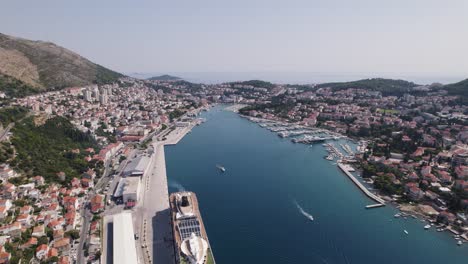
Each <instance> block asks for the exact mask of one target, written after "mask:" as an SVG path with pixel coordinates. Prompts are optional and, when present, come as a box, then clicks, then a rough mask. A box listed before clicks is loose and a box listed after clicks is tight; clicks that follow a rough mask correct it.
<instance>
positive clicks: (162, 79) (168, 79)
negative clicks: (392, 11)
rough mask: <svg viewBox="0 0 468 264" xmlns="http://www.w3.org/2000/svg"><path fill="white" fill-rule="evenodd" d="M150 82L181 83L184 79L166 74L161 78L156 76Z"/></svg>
mask: <svg viewBox="0 0 468 264" xmlns="http://www.w3.org/2000/svg"><path fill="white" fill-rule="evenodd" d="M148 80H150V81H179V80H182V78H180V77H177V76H172V75H167V74H164V75H161V76H154V77H151V78H148Z"/></svg>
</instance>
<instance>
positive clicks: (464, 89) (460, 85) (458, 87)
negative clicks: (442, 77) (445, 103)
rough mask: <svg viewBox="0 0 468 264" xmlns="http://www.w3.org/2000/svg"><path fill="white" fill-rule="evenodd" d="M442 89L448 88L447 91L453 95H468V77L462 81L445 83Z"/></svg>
mask: <svg viewBox="0 0 468 264" xmlns="http://www.w3.org/2000/svg"><path fill="white" fill-rule="evenodd" d="M442 89H444V90H447V92H448V93H449V94H451V95H460V96H464V97H468V79H466V80H463V81H461V82H457V83H452V84H447V85H444V86H443V87H442Z"/></svg>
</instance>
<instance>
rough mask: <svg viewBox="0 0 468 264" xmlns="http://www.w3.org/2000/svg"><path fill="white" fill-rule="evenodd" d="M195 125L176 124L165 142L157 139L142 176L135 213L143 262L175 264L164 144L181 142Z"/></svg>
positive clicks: (134, 218)
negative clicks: (178, 125) (145, 171)
mask: <svg viewBox="0 0 468 264" xmlns="http://www.w3.org/2000/svg"><path fill="white" fill-rule="evenodd" d="M195 125H196V123H195V122H194V123H192V124H190V125H189V126H187V127H175V129H174V130H172V131H171V132H169V133H167V134H166V135H165V136H164V137H165V140H163V141H157V139H156V137H154V138H153V139H154V143H152V146H153V149H154V153H153V154H152V156H151V159H152V161H151V167H150V169H149V170H150V171H149V172H148V173H147V174H146V175H145V176H144V178H143V179H142V188H141V190H140V191H141V193H140V197H141V198H140V201H141V202H139V203H138V205H137V206H136V208H135V210H134V215H133V220H134V225H135V226H136V227H137V228H136V229H135V230H139V233H140V241H139V243H138V244H140V247H139V248H140V252H139V260H140V263H167V264H174V263H175V251H174V241H173V233H172V224H171V214H170V206H169V191H168V184H167V172H166V160H165V153H164V146H165V145H175V144H177V143H178V142H179V141H180V140H181V139H182V138H183V137H184V136H185V135H186V134H187V133H188V132H189V131H190V130H191V129H192V128H193V127H194V126H195Z"/></svg>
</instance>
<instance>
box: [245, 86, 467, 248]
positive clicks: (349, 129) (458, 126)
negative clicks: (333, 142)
mask: <svg viewBox="0 0 468 264" xmlns="http://www.w3.org/2000/svg"><path fill="white" fill-rule="evenodd" d="M283 91H284V93H282V94H281V95H277V94H275V95H273V94H272V93H269V95H270V96H267V98H265V94H258V93H256V92H253V93H250V94H248V95H244V96H246V97H247V96H249V97H251V98H252V97H253V98H255V103H254V104H251V100H252V99H249V100H240V101H239V103H246V104H249V105H248V106H246V107H244V108H242V109H241V110H240V112H241V113H242V114H243V115H246V116H250V117H256V118H261V119H265V120H275V121H279V122H285V123H293V124H298V125H302V126H304V127H313V128H323V129H327V130H330V131H333V132H336V133H339V134H342V135H345V136H348V137H350V138H351V139H355V140H365V141H366V145H367V148H366V149H365V150H363V151H362V152H360V153H357V154H356V155H355V157H356V160H355V162H356V163H355V164H354V165H355V166H356V167H357V168H359V169H360V171H361V172H362V177H363V178H364V180H365V181H366V182H368V183H370V184H371V185H373V187H374V188H376V189H378V190H379V192H380V194H381V195H382V196H383V197H385V198H386V199H387V200H388V201H392V202H397V203H398V204H400V208H401V209H402V210H404V211H405V212H406V213H410V214H413V215H418V216H422V217H423V218H426V219H428V220H430V221H432V222H433V223H437V224H438V226H439V227H440V228H439V229H438V231H439V230H444V229H446V228H447V229H449V230H450V231H452V232H453V233H454V236H455V237H456V238H458V237H459V236H460V235H463V234H464V238H465V239H466V238H467V237H466V233H467V231H468V219H467V217H468V145H467V144H468V123H467V120H468V119H467V117H468V106H467V105H466V103H464V101H463V100H460V96H457V95H450V94H447V91H445V90H438V89H433V88H432V87H431V86H418V87H415V88H413V89H411V90H410V91H408V92H405V93H401V94H399V95H383V94H382V92H379V91H371V90H368V89H359V88H347V89H333V88H331V87H320V88H316V89H310V88H306V90H302V89H300V88H299V89H297V88H294V87H292V88H285V89H283ZM398 216H399V215H398Z"/></svg>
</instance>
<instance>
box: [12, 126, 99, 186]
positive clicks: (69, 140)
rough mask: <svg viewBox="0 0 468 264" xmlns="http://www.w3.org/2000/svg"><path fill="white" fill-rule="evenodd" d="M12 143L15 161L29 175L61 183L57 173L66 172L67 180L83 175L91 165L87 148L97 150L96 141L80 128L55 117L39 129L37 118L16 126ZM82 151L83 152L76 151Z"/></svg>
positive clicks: (15, 164)
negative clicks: (36, 123) (86, 158)
mask: <svg viewBox="0 0 468 264" xmlns="http://www.w3.org/2000/svg"><path fill="white" fill-rule="evenodd" d="M12 132H13V138H12V140H11V142H12V144H13V146H14V148H15V150H16V153H17V155H16V157H15V158H14V160H13V161H12V162H11V164H12V165H13V166H15V167H16V168H17V169H19V170H20V171H23V172H24V173H26V175H30V176H34V175H42V176H44V177H45V178H46V179H47V180H48V181H57V180H58V179H57V176H56V173H57V172H61V171H63V172H65V174H66V176H67V179H71V178H72V177H77V176H79V175H80V174H81V173H82V172H83V171H85V170H86V169H87V168H88V166H89V164H87V162H86V161H85V160H84V157H85V153H84V149H86V148H88V147H92V148H94V149H96V150H97V148H98V146H97V144H96V142H95V140H94V139H93V138H92V137H91V136H90V135H89V134H86V133H83V132H81V131H79V130H78V129H76V128H75V127H74V126H73V124H71V123H70V122H69V121H68V120H67V119H66V118H63V117H54V118H51V119H49V120H47V121H46V122H45V124H43V125H40V126H36V125H35V124H34V121H33V117H27V118H25V119H23V120H22V121H19V122H17V123H16V124H15V126H14V128H13V130H12ZM76 149H79V150H80V153H74V152H72V150H76Z"/></svg>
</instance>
